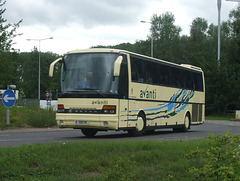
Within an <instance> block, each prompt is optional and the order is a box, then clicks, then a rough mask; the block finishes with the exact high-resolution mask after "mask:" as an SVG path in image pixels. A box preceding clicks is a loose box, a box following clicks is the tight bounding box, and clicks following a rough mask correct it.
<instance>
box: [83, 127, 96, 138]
mask: <svg viewBox="0 0 240 181" xmlns="http://www.w3.org/2000/svg"><path fill="white" fill-rule="evenodd" d="M81 131H82V133H83V134H84V135H85V136H87V137H93V136H94V135H95V134H97V132H98V130H97V129H90V128H82V129H81Z"/></svg>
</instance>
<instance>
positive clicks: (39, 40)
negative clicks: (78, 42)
mask: <svg viewBox="0 0 240 181" xmlns="http://www.w3.org/2000/svg"><path fill="white" fill-rule="evenodd" d="M49 39H53V37H50V38H42V39H27V41H38V44H39V49H38V52H39V56H38V100H39V104H40V100H41V98H40V82H41V80H40V70H41V68H40V62H41V61H40V54H41V51H40V42H41V41H42V40H49Z"/></svg>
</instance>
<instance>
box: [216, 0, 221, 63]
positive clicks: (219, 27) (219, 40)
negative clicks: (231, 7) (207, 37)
mask: <svg viewBox="0 0 240 181" xmlns="http://www.w3.org/2000/svg"><path fill="white" fill-rule="evenodd" d="M221 6H222V0H218V1H217V7H218V57H217V59H218V61H219V60H220V43H221V39H220V38H221V37H220V34H221Z"/></svg>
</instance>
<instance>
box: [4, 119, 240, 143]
mask: <svg viewBox="0 0 240 181" xmlns="http://www.w3.org/2000/svg"><path fill="white" fill-rule="evenodd" d="M226 131H231V132H232V133H233V134H240V122H233V121H206V122H205V123H204V124H203V125H200V126H192V127H191V129H190V131H189V132H186V133H174V132H173V131H172V129H160V130H156V131H155V133H153V134H148V135H143V136H141V137H130V136H129V135H128V134H127V132H123V131H108V132H98V133H97V135H96V136H95V137H94V138H87V137H85V136H84V135H83V134H82V133H81V131H80V130H74V129H59V128H44V129H14V130H12V129H9V130H2V131H0V146H1V147H7V146H19V145H24V144H33V143H49V142H80V141H103V140H104V141H107V140H108V141H124V140H133V141H134V140H159V141H160V140H176V139H179V140H187V139H196V138H203V137H207V136H208V135H209V134H210V133H213V134H215V135H218V134H224V133H225V132H226Z"/></svg>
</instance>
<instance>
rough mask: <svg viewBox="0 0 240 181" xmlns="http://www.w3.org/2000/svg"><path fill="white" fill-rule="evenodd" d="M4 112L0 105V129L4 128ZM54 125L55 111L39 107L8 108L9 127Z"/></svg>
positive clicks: (5, 109)
mask: <svg viewBox="0 0 240 181" xmlns="http://www.w3.org/2000/svg"><path fill="white" fill-rule="evenodd" d="M6 111H7V108H5V107H4V106H3V105H0V128H5V127H6V119H7V118H6V117H7V116H6ZM55 125H56V120H55V111H53V110H52V109H41V108H40V107H39V106H14V107H12V108H10V127H51V126H55Z"/></svg>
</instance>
